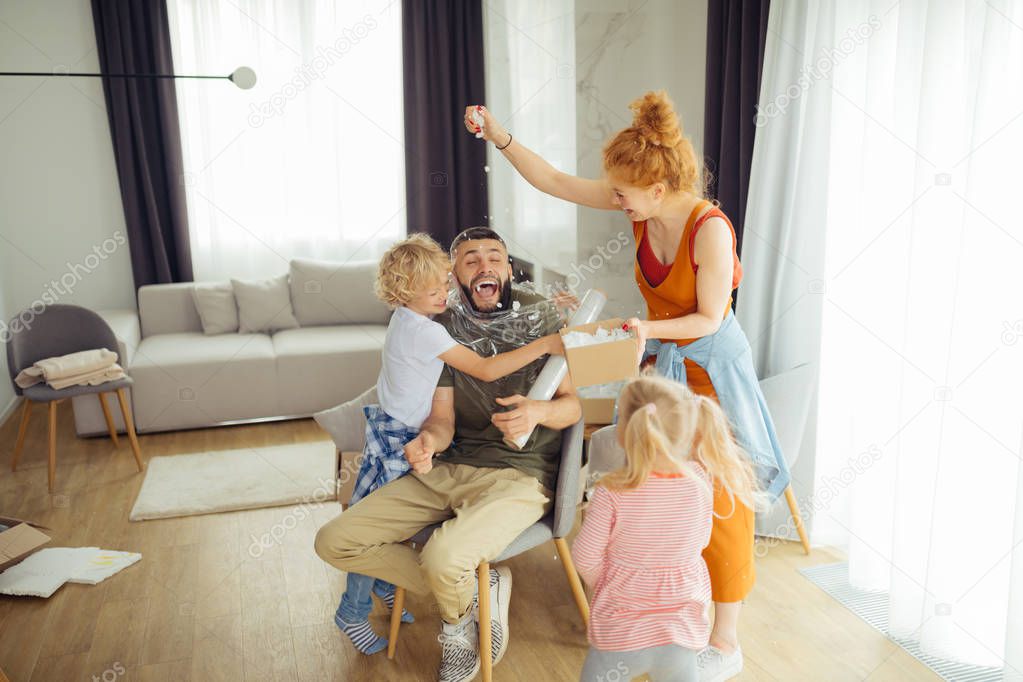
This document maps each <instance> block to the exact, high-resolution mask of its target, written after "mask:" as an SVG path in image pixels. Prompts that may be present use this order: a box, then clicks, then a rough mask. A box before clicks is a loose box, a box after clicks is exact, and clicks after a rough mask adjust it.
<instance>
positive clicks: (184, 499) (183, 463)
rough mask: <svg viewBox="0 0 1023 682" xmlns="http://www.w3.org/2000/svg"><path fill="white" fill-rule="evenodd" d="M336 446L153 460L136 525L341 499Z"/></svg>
mask: <svg viewBox="0 0 1023 682" xmlns="http://www.w3.org/2000/svg"><path fill="white" fill-rule="evenodd" d="M336 456H337V448H336V447H335V446H334V443H333V441H319V442H315V443H299V444H294V445H276V446H271V447H262V448H245V449H242V450H220V451H215V452H202V453H198V454H194V455H174V456H169V457H154V458H153V459H151V460H149V465H148V466H147V467H146V478H145V480H144V481H142V489H141V490H140V491H139V496H138V499H136V500H135V506H134V507H133V508H132V510H131V515H130V516H129V517H128V518H129V519H131V520H132V521H142V520H145V519H162V518H168V517H171V516H191V515H194V514H210V513H213V512H222V511H235V510H238V509H256V508H258V507H277V506H281V505H287V504H295V503H298V502H323V501H325V500H333V499H336V497H337V486H336V483H335V481H336V478H337V469H336V468H335V467H336V461H337V460H336Z"/></svg>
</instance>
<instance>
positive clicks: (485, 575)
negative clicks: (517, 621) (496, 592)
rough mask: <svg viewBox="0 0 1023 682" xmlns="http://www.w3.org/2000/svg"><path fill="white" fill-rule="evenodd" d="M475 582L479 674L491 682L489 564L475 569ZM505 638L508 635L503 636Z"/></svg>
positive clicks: (485, 562) (492, 673)
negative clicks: (477, 612) (477, 594)
mask: <svg viewBox="0 0 1023 682" xmlns="http://www.w3.org/2000/svg"><path fill="white" fill-rule="evenodd" d="M476 580H477V584H478V590H479V598H478V600H477V601H478V602H479V616H480V623H479V640H480V672H482V673H483V682H491V679H492V678H493V675H494V659H493V658H492V657H491V655H490V649H491V643H490V639H491V632H490V618H491V615H490V562H489V561H484V562H483V563H482V564H480V565H479V567H478V568H477V569H476ZM505 636H506V637H507V636H508V635H507V634H505Z"/></svg>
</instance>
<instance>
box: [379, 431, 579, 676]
mask: <svg viewBox="0 0 1023 682" xmlns="http://www.w3.org/2000/svg"><path fill="white" fill-rule="evenodd" d="M582 453H583V423H582V421H580V422H578V423H576V424H574V425H573V426H570V427H568V428H567V429H565V430H564V431H563V432H562V437H561V468H560V470H559V472H558V486H557V487H558V489H557V490H556V491H555V494H554V508H553V509H552V510H551V512H550V513H549V514H547V516H545V517H544V518H542V519H540V520H539V521H537V522H536V523H534V524H533V525H532V526H530V527H529V528H527V529H526V530H524V531H523V532H522V534H521V535H519V537H517V538H515V540H514V541H513V542H512V543H511V544H510V545H508V547H507V548H506V549H505V550H504V551H503V552H502V553H501V554H500V555H499V556H497V557H495V558H494V559H492V560H491V561H494V562H497V561H504V560H506V559H510V558H512V557H513V556H516V555H518V554H521V553H523V552H526V551H528V550H530V549H533V548H534V547H539V546H540V545H542V544H544V543H545V542H547V541H548V540H553V541H554V546H555V547H556V548H557V550H558V556H559V557H560V558H561V565H562V567H563V568H564V569H565V577H566V578H567V579H568V584H569V587H570V588H571V590H572V597H573V598H574V599H575V605H576V607H577V608H578V609H579V615H580V616H581V617H582V621H583V626H584V627H585V626H586V625H587V624H588V623H589V620H590V606H589V602H588V601H587V600H586V593H585V592H584V591H583V584H582V581H581V580H580V579H579V574H578V573H576V570H575V565H574V564H573V563H572V554H571V552H570V551H569V548H568V543H567V542H566V541H565V537H566V536H568V534H569V533H570V532H572V527H573V526H574V525H575V516H576V507H577V506H578V503H579V490H580V488H579V469H580V467H581V466H582ZM437 528H440V524H436V525H433V526H428V527H427V528H424V529H423V530H421V531H420V532H419V533H417V534H416V535H415V536H413V537H412V538H410V539H409V541H410V542H412V543H414V544H416V545H418V546H422V545H425V544H426V543H427V541H429V539H430V536H431V535H433V532H434V531H435V530H436V529H437ZM490 563H491V562H490V561H484V562H483V563H481V564H480V565H479V567H478V568H477V569H476V575H477V579H478V582H479V619H480V623H479V651H480V671H481V672H482V673H483V681H484V682H491V680H492V676H493V661H492V660H491V658H490V645H491V643H490V638H491V633H490V617H491V614H490ZM404 606H405V589H404V588H402V587H398V588H397V589H396V590H395V595H394V610H393V611H392V612H391V629H390V638H389V641H388V643H387V657H388V658H392V659H393V658H394V651H395V648H396V647H397V645H398V630H399V628H400V626H401V611H402V609H403V608H404Z"/></svg>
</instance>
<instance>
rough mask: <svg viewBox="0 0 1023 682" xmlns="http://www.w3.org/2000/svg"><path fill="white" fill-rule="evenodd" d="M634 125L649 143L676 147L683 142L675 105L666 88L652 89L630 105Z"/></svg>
mask: <svg viewBox="0 0 1023 682" xmlns="http://www.w3.org/2000/svg"><path fill="white" fill-rule="evenodd" d="M629 108H630V109H632V113H633V117H632V127H633V129H635V131H636V132H637V133H638V134H639V135H640V137H642V138H643V139H644V140H645V141H646V143H647V144H649V145H654V146H663V147H674V146H676V145H678V144H679V143H680V142H682V126H681V124H680V123H679V119H678V114H676V113H675V105H674V103H673V102H672V101H671V98H669V97H668V93H666V92H665V91H664V90H658V91H656V92H654V91H651V92H648V93H646V94H645V95H643V96H642V97H640V98H639V99H637V100H635V101H634V102H633V103H632V104H630V105H629Z"/></svg>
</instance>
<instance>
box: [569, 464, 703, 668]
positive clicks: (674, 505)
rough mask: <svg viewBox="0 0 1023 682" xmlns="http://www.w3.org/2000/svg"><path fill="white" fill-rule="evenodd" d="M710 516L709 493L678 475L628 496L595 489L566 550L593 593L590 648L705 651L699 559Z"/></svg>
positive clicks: (651, 481) (661, 477)
mask: <svg viewBox="0 0 1023 682" xmlns="http://www.w3.org/2000/svg"><path fill="white" fill-rule="evenodd" d="M699 470H700V471H701V472H703V469H699ZM704 480H705V481H706V480H708V479H707V478H706V475H705V474H704ZM712 512H713V506H712V498H711V495H710V494H709V492H708V491H707V489H705V488H704V487H703V486H701V485H700V482H699V481H696V480H695V479H693V478H691V477H689V476H686V475H684V474H659V473H656V472H655V473H654V474H652V475H651V476H650V477H649V478H648V479H647V481H646V482H645V483H643V484H642V485H641V486H639V487H638V488H636V489H634V490H610V489H608V488H605V487H604V486H597V488H596V490H595V492H594V494H593V499H592V500H591V501H590V504H589V506H588V507H587V509H586V518H585V520H584V522H583V525H582V528H581V529H580V530H579V535H578V536H577V537H576V539H575V542H574V543H573V545H572V558H573V559H574V560H575V565H576V569H577V570H578V571H579V575H581V576H582V578H583V580H585V581H586V583H587V584H588V585H590V586H591V587H592V588H593V600H592V603H591V605H590V628H589V639H590V644H591V645H593V646H594V647H595V648H597V649H600V650H602V651H636V650H638V649H646V648H648V647H655V646H662V645H666V644H677V645H679V646H683V647H686V648H687V649H697V650H699V649H702V648H703V647H705V646H706V645H707V641H708V639H709V637H710V619H709V616H708V611H709V606H710V576H709V575H708V573H707V565H706V564H705V563H704V561H703V557H702V556H701V552H703V548H704V547H706V546H707V543H708V542H709V541H710V529H711V524H712Z"/></svg>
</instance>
